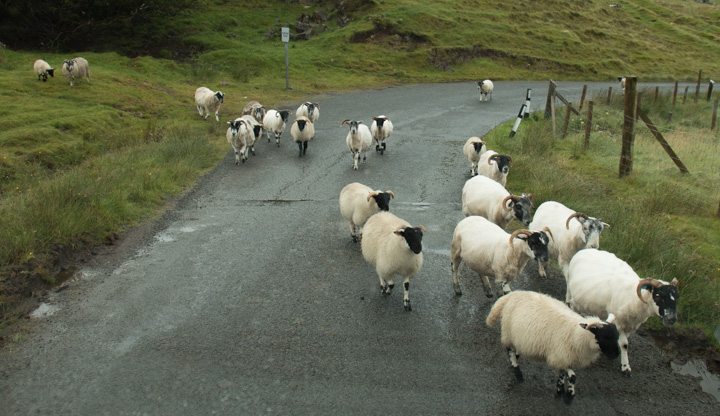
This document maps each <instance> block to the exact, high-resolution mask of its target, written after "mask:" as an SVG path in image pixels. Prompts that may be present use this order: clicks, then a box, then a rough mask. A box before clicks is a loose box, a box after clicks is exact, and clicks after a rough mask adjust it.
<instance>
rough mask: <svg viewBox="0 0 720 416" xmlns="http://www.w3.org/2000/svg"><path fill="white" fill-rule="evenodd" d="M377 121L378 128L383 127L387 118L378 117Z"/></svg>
mask: <svg viewBox="0 0 720 416" xmlns="http://www.w3.org/2000/svg"><path fill="white" fill-rule="evenodd" d="M375 123H376V124H377V126H378V128H379V129H381V128H382V126H383V124H385V119H384V118H382V117H380V118H376V119H375Z"/></svg>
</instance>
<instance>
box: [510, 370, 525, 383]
mask: <svg viewBox="0 0 720 416" xmlns="http://www.w3.org/2000/svg"><path fill="white" fill-rule="evenodd" d="M513 373H514V374H515V380H517V381H523V380H525V379H524V378H523V374H522V371H520V367H513Z"/></svg>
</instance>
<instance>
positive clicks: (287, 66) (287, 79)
mask: <svg viewBox="0 0 720 416" xmlns="http://www.w3.org/2000/svg"><path fill="white" fill-rule="evenodd" d="M282 41H283V43H284V44H285V88H287V89H289V90H291V89H292V88H290V64H289V61H288V42H290V28H289V27H284V28H282Z"/></svg>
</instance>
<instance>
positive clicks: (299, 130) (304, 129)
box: [290, 116, 315, 156]
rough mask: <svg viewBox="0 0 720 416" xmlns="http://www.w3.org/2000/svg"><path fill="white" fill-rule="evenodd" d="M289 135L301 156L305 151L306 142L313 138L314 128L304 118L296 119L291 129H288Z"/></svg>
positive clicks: (307, 119) (308, 120) (310, 122)
mask: <svg viewBox="0 0 720 416" xmlns="http://www.w3.org/2000/svg"><path fill="white" fill-rule="evenodd" d="M290 135H291V136H292V138H293V141H294V142H295V143H297V144H298V149H299V150H300V156H302V155H304V154H305V151H307V145H308V142H309V141H310V140H312V139H313V137H315V126H314V125H313V123H312V121H310V119H309V118H307V117H305V116H300V117H296V118H295V121H294V122H293V124H292V127H290Z"/></svg>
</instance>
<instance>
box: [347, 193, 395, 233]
mask: <svg viewBox="0 0 720 416" xmlns="http://www.w3.org/2000/svg"><path fill="white" fill-rule="evenodd" d="M390 198H395V194H394V193H393V192H392V191H385V192H383V191H373V190H372V188H370V187H369V186H367V185H363V184H361V183H358V182H353V183H351V184H348V185H346V186H345V187H344V188H343V189H342V190H341V191H340V198H339V202H340V213H341V214H342V216H343V218H345V219H346V220H348V221H349V222H350V236H351V237H352V240H353V242H357V241H358V239H360V238H362V227H363V226H364V225H365V222H366V221H367V220H368V218H370V217H371V216H373V215H374V214H377V213H378V212H380V211H388V210H390ZM358 229H359V232H356V230H358ZM358 234H360V236H358Z"/></svg>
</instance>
